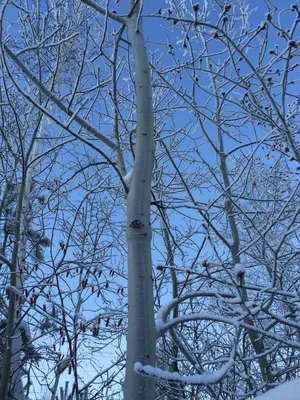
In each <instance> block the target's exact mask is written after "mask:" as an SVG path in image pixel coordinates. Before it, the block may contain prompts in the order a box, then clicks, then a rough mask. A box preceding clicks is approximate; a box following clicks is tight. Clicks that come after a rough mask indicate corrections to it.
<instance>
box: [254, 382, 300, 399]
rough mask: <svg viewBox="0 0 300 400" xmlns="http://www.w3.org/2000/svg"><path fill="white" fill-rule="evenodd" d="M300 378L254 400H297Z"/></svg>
mask: <svg viewBox="0 0 300 400" xmlns="http://www.w3.org/2000/svg"><path fill="white" fill-rule="evenodd" d="M299 393H300V378H298V379H294V380H292V381H289V382H285V383H283V384H281V385H279V386H277V387H276V388H275V389H271V390H269V391H268V392H266V393H264V394H262V395H261V396H258V397H255V400H299V398H300V394H299Z"/></svg>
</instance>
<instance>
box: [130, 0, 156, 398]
mask: <svg viewBox="0 0 300 400" xmlns="http://www.w3.org/2000/svg"><path fill="white" fill-rule="evenodd" d="M130 3H131V4H130V5H131V6H132V5H133V2H130ZM138 7H139V5H138V6H137V7H136V8H135V11H134V13H133V15H132V17H131V18H130V20H129V21H128V27H129V32H130V37H131V44H132V49H133V56H134V63H135V73H136V98H137V140H136V155H135V164H134V169H133V175H132V179H131V185H130V190H129V194H128V200H127V213H128V214H127V241H128V338H127V360H126V378H125V397H124V398H125V400H141V399H143V400H153V399H154V397H155V392H154V388H155V386H154V381H153V379H152V378H145V377H143V376H141V375H138V374H136V373H135V372H134V370H133V368H134V364H135V363H136V362H138V361H139V362H141V363H142V364H143V365H153V366H154V365H155V327H154V315H153V292H152V261H151V247H150V246H151V227H150V200H151V175H152V167H153V131H154V128H153V108H152V88H151V77H150V71H149V63H148V58H147V52H146V47H145V41H144V37H143V33H142V31H141V21H138ZM137 27H138V29H136V28H137ZM136 225H140V227H135V226H136Z"/></svg>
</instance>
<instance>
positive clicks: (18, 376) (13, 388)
mask: <svg viewBox="0 0 300 400" xmlns="http://www.w3.org/2000/svg"><path fill="white" fill-rule="evenodd" d="M29 115H31V114H30V113H29ZM45 121H46V117H45V116H43V117H42V122H41V127H40V129H39V133H38V135H37V137H36V138H34V139H33V140H34V144H33V150H32V157H31V158H32V160H33V159H35V158H36V156H37V155H38V153H39V147H40V141H39V137H40V135H41V133H42V132H43V131H44V129H45ZM27 161H28V159H27V157H26V160H25V164H27ZM34 167H35V164H34V163H32V164H31V165H30V167H29V168H25V167H24V170H25V171H24V174H23V179H22V184H21V186H20V190H19V194H18V196H19V201H18V210H17V217H16V224H15V225H16V226H15V244H14V251H13V255H12V264H13V265H14V267H15V270H14V271H11V274H12V276H11V282H10V284H11V286H12V287H14V288H15V289H17V290H18V291H19V292H22V286H23V283H24V281H25V280H26V278H27V276H25V272H24V266H25V258H26V243H27V238H26V225H27V221H26V219H27V215H28V210H29V196H30V191H31V185H32V178H33V172H34ZM21 271H23V276H21ZM10 296H11V297H10V301H9V312H8V317H7V330H6V334H7V339H6V341H7V342H6V343H7V345H6V350H5V353H4V357H3V360H4V361H3V366H2V369H3V371H2V382H1V394H0V400H6V399H7V395H8V391H10V394H11V395H12V396H13V398H14V399H15V400H24V399H26V396H25V394H24V388H23V383H22V375H23V373H22V369H21V352H22V346H23V343H22V335H21V330H20V319H21V312H22V304H21V303H19V302H16V299H15V293H13V292H11V295H10ZM25 323H26V322H25V321H24V322H23V324H25Z"/></svg>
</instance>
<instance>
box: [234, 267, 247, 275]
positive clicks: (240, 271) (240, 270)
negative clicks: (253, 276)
mask: <svg viewBox="0 0 300 400" xmlns="http://www.w3.org/2000/svg"><path fill="white" fill-rule="evenodd" d="M234 273H235V275H236V276H239V277H241V276H243V275H245V273H246V268H245V265H244V264H235V266H234Z"/></svg>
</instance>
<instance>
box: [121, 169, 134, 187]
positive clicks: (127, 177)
mask: <svg viewBox="0 0 300 400" xmlns="http://www.w3.org/2000/svg"><path fill="white" fill-rule="evenodd" d="M132 173H133V169H132V170H130V171H129V172H128V174H127V175H125V176H124V177H123V180H124V182H125V184H126V186H127V187H128V189H129V188H130V182H131V178H132Z"/></svg>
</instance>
